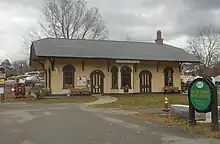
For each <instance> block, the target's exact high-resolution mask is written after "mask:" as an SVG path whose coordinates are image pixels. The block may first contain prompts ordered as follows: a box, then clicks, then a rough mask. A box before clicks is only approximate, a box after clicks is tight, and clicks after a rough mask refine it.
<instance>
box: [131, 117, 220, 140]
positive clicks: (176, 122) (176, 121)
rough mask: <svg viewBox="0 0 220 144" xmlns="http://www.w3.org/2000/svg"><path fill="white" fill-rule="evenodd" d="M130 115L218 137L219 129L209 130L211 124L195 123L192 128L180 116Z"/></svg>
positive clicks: (206, 135)
mask: <svg viewBox="0 0 220 144" xmlns="http://www.w3.org/2000/svg"><path fill="white" fill-rule="evenodd" d="M132 116H133V117H135V118H138V119H143V120H147V121H151V122H154V123H158V124H162V125H166V126H172V127H176V128H180V129H183V130H184V131H187V132H190V133H197V134H201V135H203V136H205V137H215V138H220V131H219V132H211V130H210V128H211V124H201V123H197V125H196V126H195V127H193V128H192V127H190V126H189V125H188V122H187V121H186V120H184V119H182V118H175V117H169V118H165V117H164V116H161V115H151V114H136V115H132ZM219 125H220V124H219Z"/></svg>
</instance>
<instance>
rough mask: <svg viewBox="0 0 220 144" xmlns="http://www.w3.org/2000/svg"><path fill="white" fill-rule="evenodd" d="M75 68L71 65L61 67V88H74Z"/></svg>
mask: <svg viewBox="0 0 220 144" xmlns="http://www.w3.org/2000/svg"><path fill="white" fill-rule="evenodd" d="M74 79H75V68H74V67H73V66H72V65H66V66H64V67H63V88H64V89H68V88H74Z"/></svg>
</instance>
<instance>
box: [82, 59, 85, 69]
mask: <svg viewBox="0 0 220 144" xmlns="http://www.w3.org/2000/svg"><path fill="white" fill-rule="evenodd" d="M84 68H85V61H84V60H82V71H84Z"/></svg>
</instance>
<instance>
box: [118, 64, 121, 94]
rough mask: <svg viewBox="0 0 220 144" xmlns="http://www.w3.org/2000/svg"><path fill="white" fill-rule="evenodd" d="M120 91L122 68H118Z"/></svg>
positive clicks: (119, 87)
mask: <svg viewBox="0 0 220 144" xmlns="http://www.w3.org/2000/svg"><path fill="white" fill-rule="evenodd" d="M118 89H119V91H120V89H121V66H118Z"/></svg>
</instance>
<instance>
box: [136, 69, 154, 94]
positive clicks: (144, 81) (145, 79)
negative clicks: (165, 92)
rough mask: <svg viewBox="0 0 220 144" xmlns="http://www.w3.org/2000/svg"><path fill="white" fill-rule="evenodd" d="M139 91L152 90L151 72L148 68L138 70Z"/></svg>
mask: <svg viewBox="0 0 220 144" xmlns="http://www.w3.org/2000/svg"><path fill="white" fill-rule="evenodd" d="M139 79H140V93H149V92H152V81H151V80H152V74H151V72H150V71H148V70H144V71H141V72H140V75H139Z"/></svg>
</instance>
